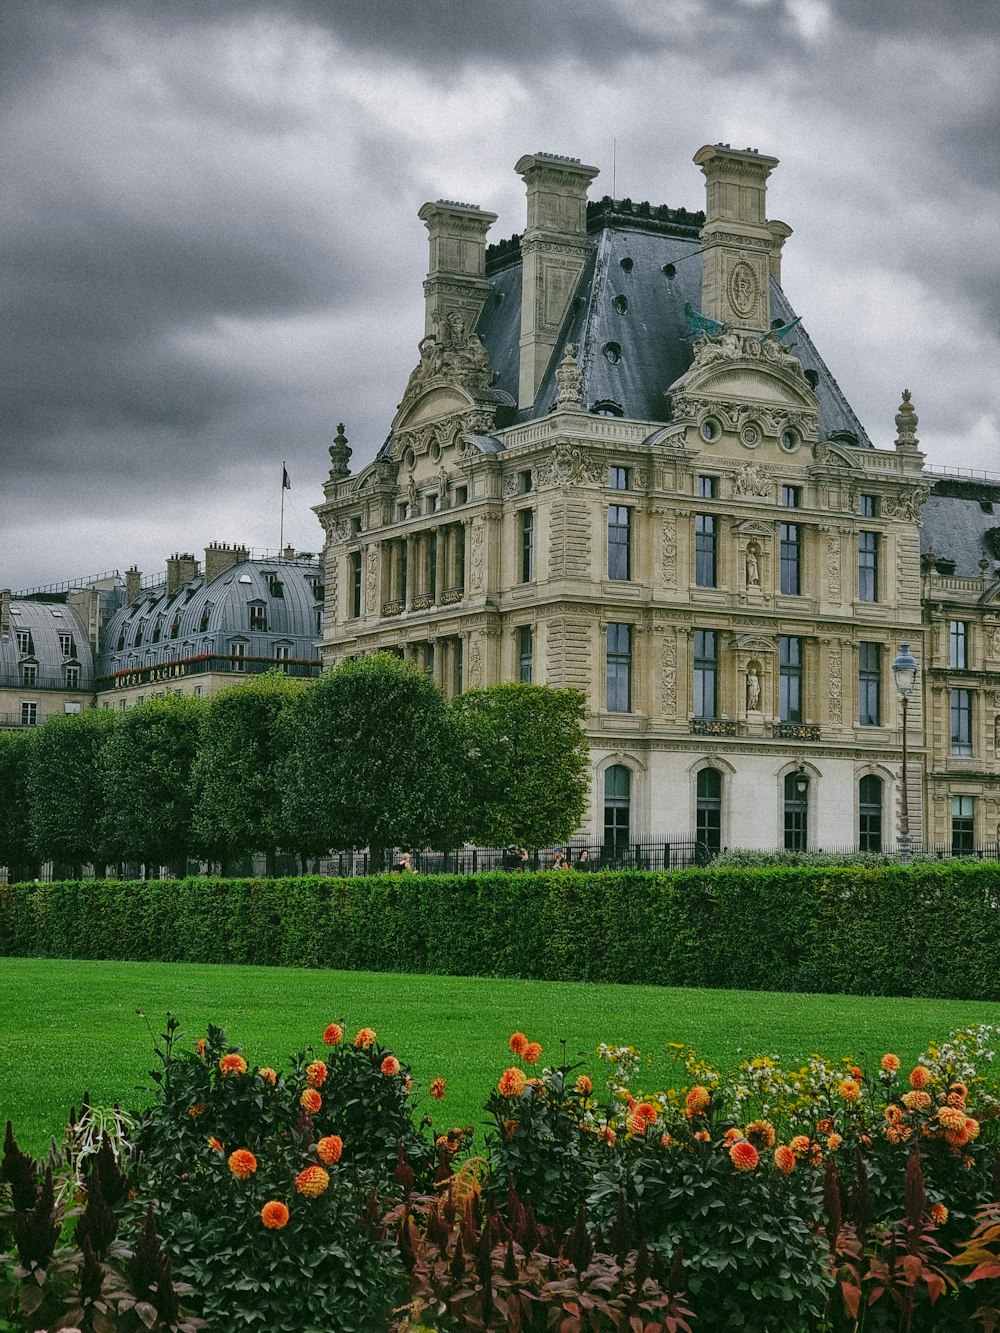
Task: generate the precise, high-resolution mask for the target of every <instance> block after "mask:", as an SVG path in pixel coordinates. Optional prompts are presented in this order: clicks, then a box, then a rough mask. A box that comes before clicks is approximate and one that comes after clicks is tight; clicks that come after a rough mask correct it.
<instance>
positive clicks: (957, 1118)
mask: <svg viewBox="0 0 1000 1333" xmlns="http://www.w3.org/2000/svg"><path fill="white" fill-rule="evenodd" d="M938 1120H939V1121H940V1122H941V1124H942V1125H943V1126H944V1128H945V1129H964V1128H965V1112H964V1111H960V1110H959V1109H958V1107H956V1106H942V1107H941V1109H940V1111H938Z"/></svg>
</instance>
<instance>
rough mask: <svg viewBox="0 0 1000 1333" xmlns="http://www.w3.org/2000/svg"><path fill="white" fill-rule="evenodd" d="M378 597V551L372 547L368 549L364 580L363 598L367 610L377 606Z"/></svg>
mask: <svg viewBox="0 0 1000 1333" xmlns="http://www.w3.org/2000/svg"><path fill="white" fill-rule="evenodd" d="M377 596H378V551H377V549H376V548H375V547H374V546H369V548H368V569H367V573H366V578H365V598H366V600H367V604H368V605H367V609H368V610H369V611H371V610H372V608H373V607H375V606H376V605H377Z"/></svg>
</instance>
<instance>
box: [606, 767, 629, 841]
mask: <svg viewBox="0 0 1000 1333" xmlns="http://www.w3.org/2000/svg"><path fill="white" fill-rule="evenodd" d="M631 804H632V774H631V773H630V772H629V771H628V769H627V768H626V767H625V766H624V764H612V766H611V767H610V768H606V769H605V770H604V846H605V847H606V848H607V849H608V850H609V851H614V852H620V851H624V850H625V848H626V847H627V846H628V841H629V809H630V807H631Z"/></svg>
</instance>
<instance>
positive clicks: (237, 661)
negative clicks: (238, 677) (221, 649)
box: [229, 643, 247, 671]
mask: <svg viewBox="0 0 1000 1333" xmlns="http://www.w3.org/2000/svg"><path fill="white" fill-rule="evenodd" d="M229 654H230V656H231V657H232V659H233V670H234V671H245V670H246V665H247V664H246V656H247V646H246V644H245V643H231V644H230V645H229Z"/></svg>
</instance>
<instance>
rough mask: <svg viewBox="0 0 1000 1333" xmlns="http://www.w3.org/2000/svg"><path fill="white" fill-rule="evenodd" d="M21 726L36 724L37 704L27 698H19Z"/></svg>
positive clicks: (35, 725) (33, 725)
mask: <svg viewBox="0 0 1000 1333" xmlns="http://www.w3.org/2000/svg"><path fill="white" fill-rule="evenodd" d="M124 702H125V700H124V699H123V700H122V703H124ZM21 726H22V727H37V726H38V704H37V703H35V702H34V701H32V700H29V699H22V700H21Z"/></svg>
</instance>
